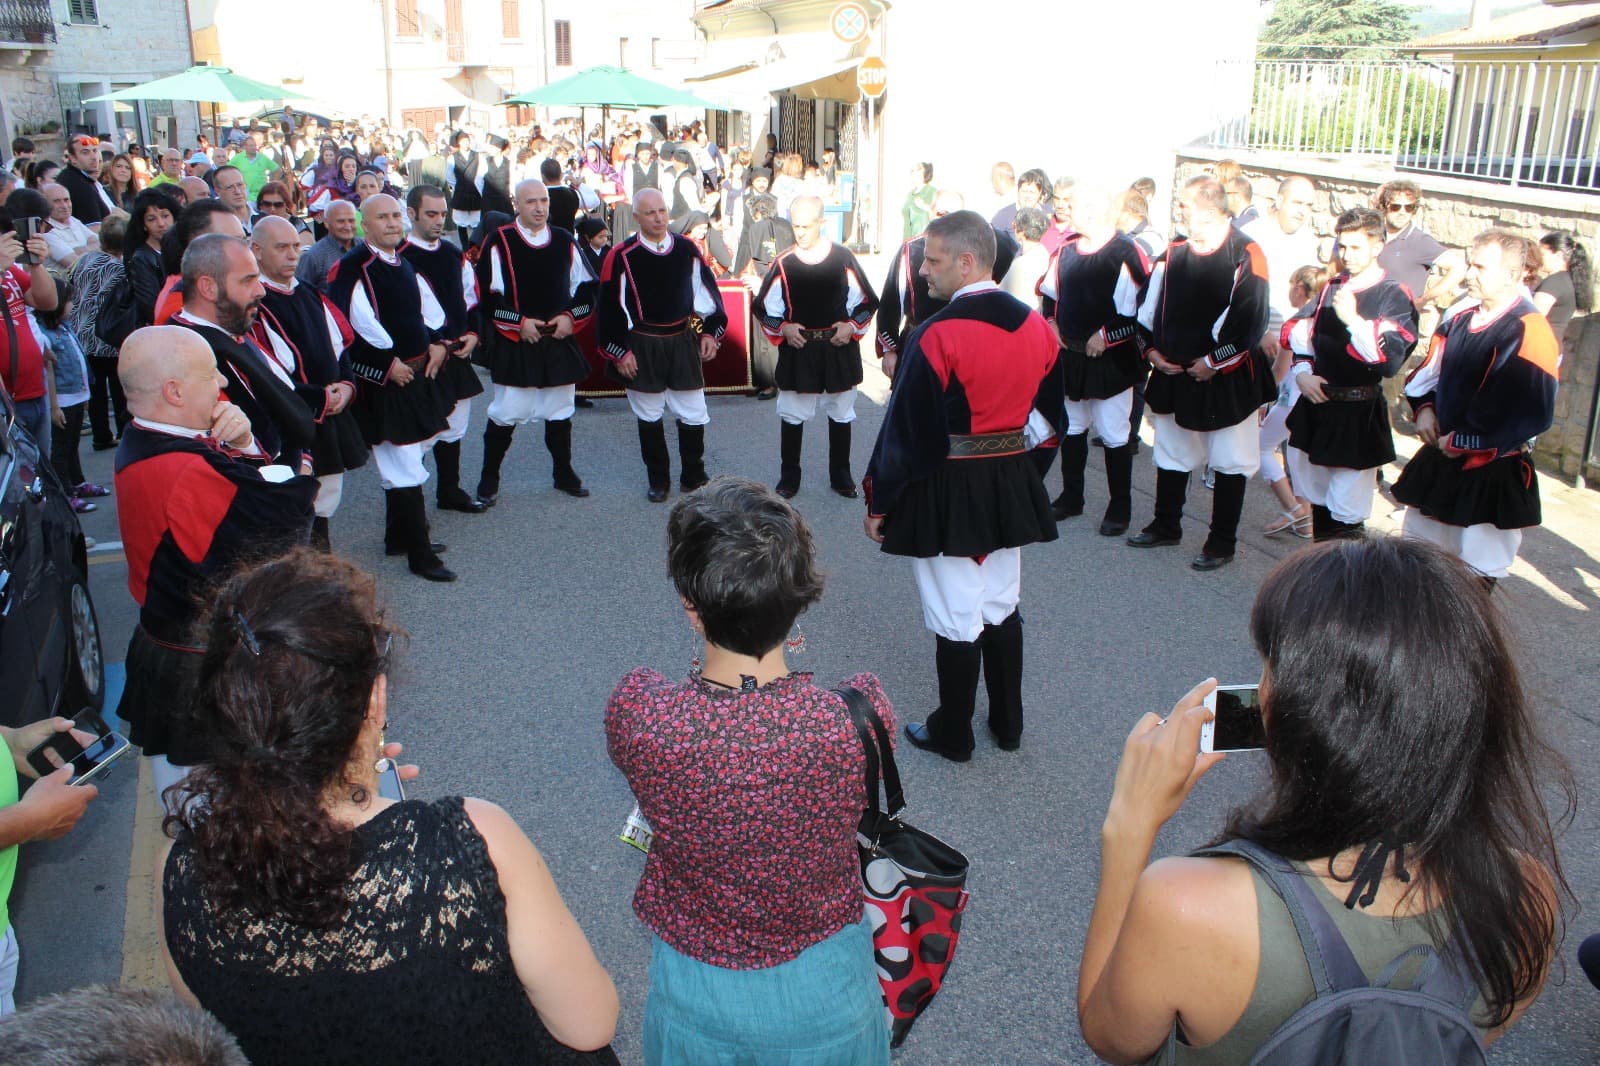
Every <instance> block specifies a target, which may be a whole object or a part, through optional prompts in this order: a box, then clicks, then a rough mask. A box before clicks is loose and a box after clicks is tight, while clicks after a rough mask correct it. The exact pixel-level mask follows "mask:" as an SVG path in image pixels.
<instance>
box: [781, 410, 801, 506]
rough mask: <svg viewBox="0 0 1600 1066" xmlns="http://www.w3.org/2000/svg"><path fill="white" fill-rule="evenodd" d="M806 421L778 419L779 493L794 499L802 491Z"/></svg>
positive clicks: (786, 497)
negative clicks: (801, 453) (801, 477)
mask: <svg viewBox="0 0 1600 1066" xmlns="http://www.w3.org/2000/svg"><path fill="white" fill-rule="evenodd" d="M805 439H806V427H805V423H804V422H785V421H783V420H782V419H781V418H780V419H779V420H778V484H777V486H776V489H777V493H778V495H779V496H782V497H783V498H784V499H786V500H792V499H794V497H795V494H796V493H798V492H799V491H800V451H801V448H802V447H803V446H804V444H805Z"/></svg>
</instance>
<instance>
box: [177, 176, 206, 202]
mask: <svg viewBox="0 0 1600 1066" xmlns="http://www.w3.org/2000/svg"><path fill="white" fill-rule="evenodd" d="M178 197H179V198H180V199H181V200H183V202H184V205H185V206H188V205H189V204H196V203H199V202H200V201H201V200H209V199H211V186H209V185H207V184H206V181H205V179H204V178H195V177H188V178H184V179H183V180H181V181H179V182H178Z"/></svg>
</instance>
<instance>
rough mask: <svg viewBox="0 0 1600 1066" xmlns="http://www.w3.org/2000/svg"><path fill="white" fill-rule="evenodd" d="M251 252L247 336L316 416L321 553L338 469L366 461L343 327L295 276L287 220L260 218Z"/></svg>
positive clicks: (295, 251) (293, 238)
mask: <svg viewBox="0 0 1600 1066" xmlns="http://www.w3.org/2000/svg"><path fill="white" fill-rule="evenodd" d="M250 250H251V251H252V252H254V253H255V257H256V263H257V264H258V265H259V266H260V268H261V285H262V288H263V289H264V290H265V291H264V292H263V294H262V297H261V306H260V308H259V310H258V313H257V315H256V321H255V328H254V330H253V331H252V332H253V334H254V337H255V341H256V344H257V345H259V346H260V348H261V350H262V351H264V352H266V353H267V354H268V355H269V356H271V358H272V361H273V362H275V363H277V364H278V365H279V366H281V367H283V369H284V370H285V371H286V372H287V373H288V375H289V378H290V380H291V381H293V382H294V391H295V394H296V395H298V396H299V397H300V399H301V400H302V401H304V402H305V405H306V407H307V408H309V409H310V410H311V413H312V414H313V415H314V416H315V418H316V430H315V436H314V438H313V440H312V442H311V462H312V473H314V474H315V475H316V476H317V483H318V485H319V488H318V490H317V504H316V511H317V517H316V520H315V521H313V522H312V524H311V542H312V543H313V544H314V545H316V546H317V547H319V548H322V549H323V550H324V551H327V550H329V549H330V542H329V536H328V520H329V519H330V518H332V517H333V513H334V512H335V511H337V510H338V509H339V499H340V497H341V495H342V494H343V491H344V474H345V471H346V470H355V469H357V468H358V467H362V466H365V465H366V463H367V445H366V442H365V441H363V440H362V439H361V427H360V426H358V425H357V424H356V420H355V415H354V414H353V413H352V412H351V411H350V404H351V403H352V402H353V401H354V400H355V397H356V385H355V376H354V375H353V374H352V373H351V372H350V370H349V368H348V367H347V366H345V365H344V363H343V361H342V360H341V358H340V357H341V356H342V355H343V354H344V350H345V348H346V347H348V346H349V343H350V341H349V336H348V335H349V331H350V327H349V326H348V325H347V324H346V323H345V320H344V316H343V315H341V314H339V312H338V311H336V310H334V307H333V304H331V303H330V302H329V301H328V298H327V297H326V296H324V295H323V294H322V292H321V291H320V290H318V289H314V288H312V287H311V286H309V285H303V284H301V283H300V282H299V280H298V279H296V278H295V276H294V271H295V266H296V265H297V264H298V263H299V262H300V234H299V232H298V231H296V230H295V228H294V226H293V225H291V224H290V223H289V222H288V220H287V219H283V218H279V217H277V216H275V215H264V216H262V218H261V219H260V220H259V221H257V222H256V228H255V229H254V230H252V231H251V233H250Z"/></svg>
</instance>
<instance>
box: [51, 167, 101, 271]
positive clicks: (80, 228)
mask: <svg viewBox="0 0 1600 1066" xmlns="http://www.w3.org/2000/svg"><path fill="white" fill-rule="evenodd" d="M39 191H40V192H41V193H43V194H44V198H45V200H47V201H48V202H49V204H50V217H49V218H48V219H46V220H45V224H44V228H43V229H42V230H41V231H40V233H39V235H40V236H41V237H43V238H44V242H45V243H46V244H48V245H49V246H50V258H49V259H47V260H45V264H44V265H45V269H46V270H48V271H50V273H52V274H59V275H63V276H64V275H65V274H66V273H67V271H69V270H71V269H72V264H74V263H76V262H77V261H78V260H79V259H80V258H81V257H82V256H84V255H86V254H87V253H89V252H93V251H96V250H98V249H99V247H100V241H99V239H98V238H96V237H95V235H94V231H93V230H91V229H90V228H89V227H88V226H85V225H84V224H83V222H82V221H80V220H79V219H76V218H74V217H73V216H72V193H71V192H69V191H68V190H67V188H66V186H64V185H55V184H50V185H46V186H45V187H44V188H42V189H40V190H39Z"/></svg>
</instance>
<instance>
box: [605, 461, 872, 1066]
mask: <svg viewBox="0 0 1600 1066" xmlns="http://www.w3.org/2000/svg"><path fill="white" fill-rule="evenodd" d="M667 569H668V571H669V572H670V573H671V575H672V580H673V584H674V585H675V586H676V589H677V595H678V598H679V600H680V601H681V602H682V604H683V611H684V615H685V617H686V620H687V621H688V624H689V627H690V629H691V630H692V631H693V632H695V633H696V634H700V635H702V636H704V638H705V663H704V665H703V666H701V665H700V664H699V663H698V662H697V663H696V664H695V668H693V669H691V671H690V673H689V676H688V677H687V678H684V679H683V680H681V681H669V680H667V679H666V678H665V677H663V676H661V675H660V674H659V673H657V672H656V671H654V670H649V669H639V670H634V671H633V672H631V673H630V674H628V675H627V676H626V677H624V678H623V679H622V682H621V683H620V684H619V685H618V686H617V688H616V691H615V692H614V693H612V696H611V701H610V703H609V704H608V705H607V707H606V747H607V750H608V751H609V752H610V753H611V761H612V762H614V763H616V764H617V768H618V769H620V770H621V771H622V772H623V774H624V775H625V776H626V777H627V779H628V785H629V787H631V788H632V789H633V794H634V796H635V798H636V799H637V800H638V802H639V809H640V811H641V812H642V813H643V814H644V816H645V818H646V819H647V820H648V821H649V822H650V825H651V826H652V827H653V828H654V830H655V834H656V836H655V843H654V846H653V847H652V848H651V849H650V856H649V858H648V859H647V860H646V861H645V868H644V877H643V878H642V879H640V881H639V888H638V891H637V892H635V893H634V896H633V909H634V912H635V913H636V914H638V916H639V919H640V921H642V922H644V924H645V925H647V926H649V928H650V931H651V932H652V933H653V934H654V935H653V936H652V938H651V940H652V948H651V956H650V995H649V998H648V999H647V1000H646V1001H645V1008H644V1061H645V1062H646V1063H647V1064H649V1066H680V1064H681V1066H702V1064H705V1063H735V1062H738V1063H760V1062H782V1063H784V1064H785V1066H821V1064H829V1066H888V1062H889V1030H888V1026H887V1023H886V1021H885V1016H884V1009H883V996H882V991H881V987H880V986H879V984H878V979H877V972H876V969H875V967H874V965H873V950H872V934H871V933H870V932H869V931H868V926H867V925H866V924H865V923H864V922H863V901H862V889H861V867H860V860H859V857H858V855H857V851H856V838H855V835H856V825H857V823H858V822H859V821H860V818H861V810H862V805H863V801H864V799H865V796H864V794H863V789H862V780H863V779H864V776H865V773H866V752H865V751H864V750H863V748H862V745H861V741H860V740H859V739H858V738H857V736H856V731H855V726H854V724H853V723H852V721H851V718H850V712H849V710H848V709H847V707H846V705H845V702H844V698H843V697H842V696H840V695H839V694H838V693H835V692H830V691H828V690H827V689H824V688H821V687H819V686H818V685H816V684H815V683H813V682H812V680H811V675H810V674H806V673H792V672H791V671H790V670H789V666H788V663H787V662H786V661H785V659H784V643H785V638H786V637H787V636H788V635H789V632H790V627H791V626H792V625H794V622H795V619H796V618H798V617H799V615H800V613H801V612H802V611H803V610H805V609H806V608H807V607H809V606H810V605H811V604H813V603H815V602H816V601H817V600H818V599H819V598H821V596H822V575H821V574H820V573H819V572H818V571H817V567H816V551H815V547H814V545H813V543H812V539H811V531H810V529H809V528H808V527H807V526H806V523H805V520H804V519H803V518H801V517H800V515H799V513H798V512H797V511H795V510H794V508H792V507H790V506H789V504H788V503H787V502H786V501H784V500H783V499H781V498H780V497H779V496H778V495H777V494H775V493H774V492H773V491H772V490H771V489H769V488H767V487H766V486H764V485H758V484H756V483H755V482H753V481H746V480H743V479H738V478H730V477H719V478H717V479H716V480H714V481H712V482H711V483H710V484H708V485H706V486H705V487H703V488H701V489H699V490H697V491H696V492H693V493H691V494H689V495H688V496H685V497H683V498H682V499H680V500H679V501H678V503H677V505H676V506H674V507H673V509H672V515H671V517H670V518H669V519H668V522H667ZM845 684H847V685H849V686H850V687H851V688H854V689H856V690H857V691H859V692H861V693H862V694H863V695H865V696H866V697H867V698H868V699H869V700H871V701H872V704H873V706H874V707H875V708H876V709H877V712H878V715H879V717H880V718H881V719H883V721H884V723H885V725H886V727H887V728H888V730H889V734H890V735H891V736H893V735H894V717H893V712H892V711H891V710H890V708H889V701H888V699H887V698H886V697H885V696H884V694H883V688H882V686H881V685H879V684H878V680H877V678H875V677H873V676H872V675H871V674H858V675H857V676H855V677H853V678H851V679H850V680H849V681H847V682H845Z"/></svg>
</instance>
